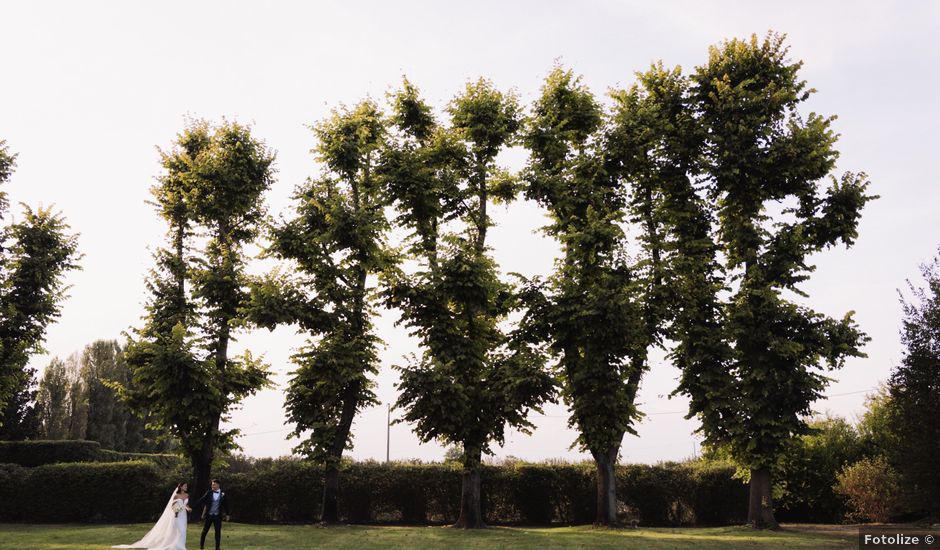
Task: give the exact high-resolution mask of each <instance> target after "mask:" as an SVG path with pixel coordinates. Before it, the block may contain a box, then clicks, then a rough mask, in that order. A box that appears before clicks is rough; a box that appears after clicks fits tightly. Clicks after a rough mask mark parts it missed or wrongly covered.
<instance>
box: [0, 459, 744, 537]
mask: <svg viewBox="0 0 940 550" xmlns="http://www.w3.org/2000/svg"><path fill="white" fill-rule="evenodd" d="M122 456H123V454H122ZM177 464H178V465H179V462H177ZM230 466H233V468H232V470H231V471H226V470H221V471H219V472H218V474H217V475H218V476H219V477H220V478H221V480H222V484H223V487H224V488H225V491H226V493H227V494H228V499H229V503H230V506H231V513H232V518H233V519H235V520H236V521H241V522H246V523H309V522H311V521H313V520H315V519H316V518H317V517H318V516H319V514H320V506H321V498H322V497H321V493H322V488H323V483H322V478H323V471H322V469H321V468H320V467H318V466H316V465H314V464H311V463H309V462H306V461H303V460H300V459H296V458H281V459H274V460H259V461H246V460H240V461H234V462H232V463H230ZM180 473H181V472H180V471H179V470H177V469H176V468H165V467H160V466H158V465H157V464H155V463H154V462H153V461H152V460H150V459H149V458H148V460H142V461H131V462H115V463H70V464H54V465H44V466H39V467H36V468H23V467H20V466H16V465H0V521H29V522H47V521H50V522H63V521H75V522H132V521H153V520H154V519H156V517H157V516H158V515H159V513H160V512H161V511H162V509H163V505H164V504H165V503H166V499H167V498H169V493H170V491H171V490H172V488H173V486H174V485H175V484H176V483H178V482H179V481H181V480H184V479H185V478H184V477H181V476H180V475H179V474H180ZM733 473H734V468H732V467H730V466H728V465H724V464H707V463H694V464H660V465H655V466H646V465H624V466H620V467H618V469H617V479H618V494H619V495H620V498H621V501H622V502H621V505H622V506H621V507H622V509H623V510H624V511H628V512H630V515H631V517H636V518H638V519H639V522H640V524H642V525H650V526H653V525H689V524H695V523H704V524H716V525H718V524H728V523H735V522H740V521H743V518H744V515H745V512H746V510H745V505H746V502H747V498H746V494H747V492H746V491H747V489H746V487H745V486H744V485H743V484H742V483H741V482H740V481H738V480H736V479H733V478H732V475H733ZM482 476H483V494H482V497H483V510H484V514H485V517H486V520H487V522H489V523H491V524H494V525H500V524H524V525H558V524H583V523H590V522H592V521H593V519H594V515H595V510H594V506H595V476H594V466H593V464H590V463H582V464H567V463H558V464H531V463H524V462H515V463H510V464H505V465H501V466H494V465H487V466H484V467H483V472H482ZM460 477H461V476H460V465H458V464H454V463H445V464H423V463H419V462H414V463H411V462H397V463H391V464H384V463H377V462H347V463H345V464H344V465H343V470H342V474H341V477H340V495H339V504H340V516H341V518H342V519H343V520H344V521H347V522H350V523H405V524H426V523H432V524H446V523H453V522H454V521H456V519H457V515H458V513H459V511H460V510H459V507H460Z"/></svg>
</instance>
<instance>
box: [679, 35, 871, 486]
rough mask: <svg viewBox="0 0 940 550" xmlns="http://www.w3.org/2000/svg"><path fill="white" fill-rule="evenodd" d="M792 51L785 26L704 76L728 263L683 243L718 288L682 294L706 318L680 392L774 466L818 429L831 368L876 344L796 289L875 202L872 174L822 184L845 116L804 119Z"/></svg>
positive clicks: (700, 75) (683, 356) (704, 112)
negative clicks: (794, 442)
mask: <svg viewBox="0 0 940 550" xmlns="http://www.w3.org/2000/svg"><path fill="white" fill-rule="evenodd" d="M786 56H787V49H786V48H785V47H784V46H783V39H782V38H781V37H778V36H774V35H771V36H768V37H767V38H766V39H765V40H763V41H758V39H757V38H756V37H752V38H751V40H750V41H740V40H731V41H728V42H725V43H722V44H721V45H720V46H716V47H713V48H712V49H711V51H710V55H709V59H708V61H707V63H706V64H704V65H703V66H701V67H698V68H697V69H696V72H695V73H694V74H693V75H692V76H691V82H692V85H691V87H690V88H689V90H688V95H687V99H686V101H687V103H688V105H689V107H688V108H689V109H691V113H694V115H695V116H696V117H697V119H698V121H699V123H700V124H701V128H702V131H701V134H700V135H701V136H702V137H703V141H702V144H701V151H702V158H701V171H702V176H703V179H704V188H705V191H706V193H707V198H708V201H707V202H706V203H705V204H708V205H711V206H710V207H712V208H714V210H713V212H711V213H709V212H706V213H705V215H704V216H703V217H704V218H705V219H710V218H711V217H712V216H714V219H716V220H717V225H718V227H717V229H718V230H717V232H714V236H712V235H711V234H709V233H706V235H705V237H706V238H712V239H713V240H714V243H715V244H716V245H718V246H720V250H721V252H722V255H721V259H722V265H717V264H716V260H715V258H716V255H715V254H714V253H713V252H712V251H711V250H714V249H713V248H711V247H709V246H707V245H705V246H704V247H703V248H704V249H705V250H707V251H708V253H706V254H696V253H695V249H694V248H693V247H691V245H689V244H686V245H683V248H684V249H685V250H681V251H680V252H681V255H682V256H684V257H685V260H686V261H688V262H689V264H690V268H689V271H690V272H691V274H689V275H686V278H687V279H691V281H690V282H693V283H694V282H695V278H694V277H698V278H699V284H705V285H707V286H706V288H705V290H706V292H702V289H701V288H695V287H691V285H688V284H685V285H683V286H684V292H683V295H682V296H681V299H682V300H685V301H686V302H685V304H686V307H695V308H696V310H695V313H696V315H700V316H701V317H702V321H700V322H698V323H697V322H696V321H695V320H694V319H687V320H682V322H681V323H680V325H679V326H680V328H684V327H687V326H690V325H694V324H700V325H701V326H700V327H699V328H698V329H697V330H694V331H689V332H685V331H684V330H678V331H676V335H677V337H678V338H679V339H680V347H679V348H677V350H676V352H675V353H674V356H675V357H676V359H677V363H678V364H679V365H680V366H682V367H683V369H684V373H683V378H682V380H681V382H680V388H679V392H681V393H685V394H687V395H689V396H690V398H691V400H692V405H691V411H690V415H696V416H698V417H699V418H700V419H701V420H702V432H703V434H704V436H705V439H706V442H708V443H715V444H728V445H730V448H731V452H732V454H733V456H734V457H735V459H736V460H737V461H739V462H740V463H742V464H746V465H747V466H748V467H751V468H764V467H771V466H772V465H773V463H774V462H775V460H776V458H777V457H779V456H780V454H781V453H782V452H783V451H784V450H785V448H786V445H787V443H788V441H789V440H790V438H791V437H792V436H793V435H795V434H800V433H805V432H806V424H805V420H804V418H805V417H806V416H807V415H808V414H809V413H810V412H811V410H810V405H811V403H812V402H813V401H815V400H816V399H818V398H819V397H820V396H821V395H822V390H823V389H824V388H825V386H826V384H827V382H828V378H826V376H824V375H823V374H822V372H820V368H821V367H822V365H823V364H825V365H826V366H828V367H829V368H833V369H834V368H839V367H841V366H842V364H843V362H844V359H845V358H846V357H851V356H862V355H863V354H862V353H861V351H860V349H859V347H860V346H861V345H862V344H863V343H864V342H866V341H867V339H868V338H867V337H866V336H865V335H864V334H863V333H862V332H860V331H859V330H858V327H857V326H856V325H855V323H854V321H853V320H852V316H851V313H849V314H847V315H846V316H845V317H844V318H843V319H841V320H835V319H830V318H828V317H826V316H824V315H821V314H819V313H817V312H814V311H812V310H811V309H809V308H807V307H804V306H800V305H797V304H795V303H793V302H790V301H788V300H787V299H786V298H785V297H784V294H783V293H784V292H785V291H791V292H795V293H797V294H802V292H801V291H800V290H799V288H798V286H797V285H798V283H800V282H802V281H804V280H806V279H807V278H808V276H809V273H810V272H811V271H812V269H813V268H812V266H811V265H810V264H808V263H807V257H808V256H810V255H811V254H813V253H816V252H819V251H821V250H823V249H825V248H828V247H831V246H834V245H836V244H837V243H839V242H842V243H845V244H846V245H851V244H852V243H853V241H854V239H855V237H856V236H857V232H856V227H857V224H858V219H859V216H860V213H861V209H862V207H863V206H864V205H865V203H866V202H868V201H869V200H871V199H873V198H874V197H872V196H870V195H867V194H866V190H867V187H868V182H867V180H866V177H865V176H864V174H858V175H856V174H852V173H846V174H845V175H844V176H842V177H841V178H839V179H836V178H834V177H830V180H831V183H830V185H829V186H828V188H826V189H825V190H822V189H821V188H820V187H821V185H820V180H821V179H822V178H824V177H825V176H827V174H828V173H829V172H830V170H831V169H832V168H833V166H834V163H835V158H836V155H837V153H836V151H835V149H834V148H833V145H834V143H835V140H836V136H835V134H834V133H833V132H832V130H831V129H830V124H831V120H832V119H831V118H823V117H820V116H818V115H815V114H811V115H809V116H808V117H806V118H803V117H802V116H800V115H799V113H798V107H799V106H800V104H801V103H802V102H804V101H805V100H806V99H807V97H808V96H809V94H810V93H811V90H808V89H807V88H806V84H805V82H803V81H801V80H799V79H798V77H797V73H798V70H799V68H800V63H791V62H790V61H789V60H788V59H787V57H786ZM775 202H782V203H783V205H784V211H783V216H781V217H780V218H779V220H778V221H775V222H772V221H771V220H770V218H769V215H768V214H767V210H766V209H767V206H768V205H769V204H770V203H775ZM696 273H697V274H696ZM722 279H724V284H726V285H733V286H731V288H730V290H731V293H730V296H729V298H728V299H727V300H726V301H724V300H720V299H719V298H720V296H721V295H720V294H719V296H718V297H715V296H714V295H713V293H720V291H721V289H722V287H723V285H722V284H721V282H720V281H721V280H722ZM712 281H714V282H712ZM680 288H683V287H680ZM722 302H723V303H722ZM703 329H704V330H703ZM703 332H704V334H703ZM693 339H701V340H702V342H704V343H696V342H695V341H694V340H693Z"/></svg>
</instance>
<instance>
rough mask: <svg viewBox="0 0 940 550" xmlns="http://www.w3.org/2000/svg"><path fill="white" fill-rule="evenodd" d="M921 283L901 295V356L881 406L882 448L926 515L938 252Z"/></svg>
mask: <svg viewBox="0 0 940 550" xmlns="http://www.w3.org/2000/svg"><path fill="white" fill-rule="evenodd" d="M921 274H922V275H923V278H924V286H915V285H914V284H911V283H908V286H909V289H910V294H911V296H910V297H909V298H906V299H905V298H902V305H903V307H904V321H903V324H902V328H901V343H902V344H903V345H904V348H905V349H904V356H903V357H902V359H901V363H900V364H899V365H897V366H896V367H894V370H893V371H892V372H891V377H890V378H889V380H888V396H889V399H887V400H886V403H885V405H884V406H886V407H889V408H890V409H891V412H890V414H887V415H883V416H885V417H886V418H887V423H888V426H886V428H887V430H886V431H887V432H889V433H890V434H891V439H892V442H891V443H892V444H891V445H890V446H886V447H889V448H887V449H886V450H887V451H888V452H887V455H888V459H889V460H890V461H891V462H893V463H894V464H893V465H894V466H895V467H896V468H897V470H898V472H899V473H900V474H901V476H902V478H903V480H904V482H905V484H906V485H907V487H906V488H905V492H906V493H907V494H908V495H909V497H910V500H911V502H914V503H918V504H919V506H920V507H922V509H920V510H917V511H918V512H920V513H923V514H924V515H928V516H936V515H937V514H938V513H940V495H938V492H940V474H938V472H937V466H936V463H937V456H938V453H940V256H938V257H937V258H935V259H934V260H933V261H932V262H930V263H928V264H926V265H923V266H922V267H921Z"/></svg>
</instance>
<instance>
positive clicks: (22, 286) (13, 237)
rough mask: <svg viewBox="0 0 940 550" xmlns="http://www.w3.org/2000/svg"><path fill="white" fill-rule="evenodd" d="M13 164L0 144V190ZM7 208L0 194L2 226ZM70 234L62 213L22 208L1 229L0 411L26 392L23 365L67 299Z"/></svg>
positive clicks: (72, 250) (74, 248) (74, 251)
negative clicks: (19, 217) (18, 215)
mask: <svg viewBox="0 0 940 550" xmlns="http://www.w3.org/2000/svg"><path fill="white" fill-rule="evenodd" d="M15 160H16V156H15V155H13V154H11V153H10V152H9V149H8V148H7V145H6V142H5V141H2V140H0V186H2V185H3V184H5V183H6V182H7V180H9V178H10V176H11V175H12V174H13V168H14V166H15ZM8 208H9V200H8V199H7V194H6V192H5V191H3V190H0V221H3V220H4V219H5V218H6V217H7V215H8ZM68 231H69V226H68V225H67V224H66V223H65V220H64V218H63V217H62V215H61V214H59V213H56V212H53V211H52V210H51V209H47V208H39V209H37V210H33V209H31V208H29V207H27V206H25V205H24V206H23V214H22V221H19V222H16V223H11V224H9V225H4V226H0V411H7V409H8V406H9V405H10V402H11V401H14V400H16V396H17V393H19V394H20V399H22V392H23V391H24V389H23V388H24V387H25V388H28V387H29V385H30V382H29V381H28V380H29V379H31V376H29V375H28V374H27V373H26V365H27V362H28V361H29V358H30V356H31V355H33V354H35V353H41V352H42V351H43V349H42V343H43V340H44V339H45V336H46V329H47V328H48V326H49V325H50V324H51V323H52V322H53V321H55V319H57V318H58V317H59V315H60V311H61V305H62V302H63V301H64V300H65V298H66V295H65V290H66V287H65V284H64V281H63V279H64V277H65V274H66V273H67V272H68V271H71V270H73V269H77V268H78V264H77V263H76V262H77V261H78V259H79V254H78V245H77V242H78V237H77V236H76V235H69V234H68ZM26 391H28V390H26ZM17 408H19V407H17ZM5 419H7V420H9V419H14V420H22V419H23V416H18V415H16V414H14V415H13V416H10V417H6V416H0V422H3V421H4V420H5Z"/></svg>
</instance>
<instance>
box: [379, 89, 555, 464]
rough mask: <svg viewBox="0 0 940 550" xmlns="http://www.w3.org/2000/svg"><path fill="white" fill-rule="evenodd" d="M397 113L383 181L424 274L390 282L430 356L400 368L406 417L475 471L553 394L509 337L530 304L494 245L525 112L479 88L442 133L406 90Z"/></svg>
mask: <svg viewBox="0 0 940 550" xmlns="http://www.w3.org/2000/svg"><path fill="white" fill-rule="evenodd" d="M393 108H394V114H393V117H392V119H393V121H394V122H396V124H397V128H396V129H397V133H395V134H394V135H393V136H392V137H391V139H390V144H389V147H388V151H387V152H386V153H385V154H384V156H383V159H382V169H381V174H382V177H383V181H384V184H385V185H384V189H385V193H386V194H387V197H388V201H389V202H390V203H391V204H393V205H394V206H395V208H396V209H397V211H398V220H397V221H398V223H399V224H401V225H402V226H404V227H406V228H408V229H409V230H411V231H413V233H412V234H411V235H410V238H409V243H408V246H409V251H410V252H411V253H412V256H411V259H413V260H415V261H416V262H417V264H418V266H419V267H418V270H417V272H416V273H412V274H406V273H404V272H403V271H397V270H396V271H392V270H388V271H386V274H385V277H386V282H387V288H386V291H385V298H386V302H387V304H388V305H389V306H392V307H397V308H399V309H400V310H401V311H402V323H403V324H405V325H406V326H407V327H408V328H409V329H410V330H411V333H412V334H413V335H414V336H416V337H417V338H418V339H419V340H420V342H421V345H422V348H423V352H422V353H421V355H419V356H416V357H413V358H412V359H411V360H410V361H409V362H408V364H406V365H404V366H400V367H399V370H400V372H401V383H400V384H399V389H400V391H401V393H400V395H399V398H398V401H397V407H399V408H401V409H403V410H404V415H403V420H404V421H406V422H409V423H412V424H413V425H414V429H415V432H416V433H417V434H418V436H419V437H420V438H421V439H422V440H425V441H430V440H434V439H437V440H441V441H444V442H447V443H451V444H456V445H461V446H462V447H463V451H464V456H463V461H464V466H465V468H466V470H467V471H475V470H476V469H477V468H478V466H479V464H480V457H481V453H483V452H488V450H489V445H490V443H491V442H493V441H496V442H497V443H501V442H502V441H503V438H504V434H505V429H506V426H507V425H509V426H514V427H517V428H520V429H523V430H526V429H527V428H528V427H529V426H530V424H529V422H528V421H527V419H526V415H527V413H528V411H529V410H531V409H533V408H537V407H538V406H539V404H541V403H542V402H543V401H544V400H545V399H548V398H550V397H551V395H552V394H553V380H552V378H551V377H550V376H549V375H548V374H547V373H545V372H544V369H543V360H542V358H541V354H540V353H538V351H537V349H536V348H535V347H534V346H533V345H532V344H530V343H529V342H528V341H527V340H528V338H527V335H526V334H524V332H522V331H519V330H514V331H508V332H507V331H504V330H503V329H502V326H503V322H504V321H505V320H506V319H507V317H508V316H509V315H510V313H511V312H513V311H516V310H518V309H519V308H520V306H521V304H520V302H519V300H518V299H517V290H516V289H515V288H514V287H513V285H510V284H508V283H507V282H504V281H502V280H501V279H500V277H499V276H498V272H497V266H496V264H495V262H494V261H493V260H492V258H491V257H490V255H489V253H488V249H487V246H486V232H487V228H488V227H489V226H490V225H491V224H492V221H491V219H490V217H489V215H488V214H487V207H488V205H489V203H490V202H492V200H493V199H494V198H499V199H500V200H507V199H509V198H510V196H509V194H511V190H512V189H513V186H512V185H507V184H506V182H507V175H506V174H505V172H504V171H502V170H500V169H499V167H498V166H497V165H496V163H495V157H496V155H497V154H498V153H499V152H500V151H501V150H502V149H503V148H504V147H506V146H507V145H509V144H511V143H512V141H513V140H514V139H515V134H516V131H517V130H518V128H519V124H520V121H519V114H518V105H517V102H516V99H515V97H514V96H513V95H511V94H503V93H502V92H500V91H498V90H496V89H495V88H494V87H493V86H492V84H490V83H489V82H487V81H485V80H479V81H477V82H474V83H469V84H468V85H467V88H466V90H465V91H464V93H463V94H461V95H460V96H458V97H457V98H455V99H454V100H453V101H452V102H451V103H450V105H449V106H448V113H449V114H450V118H451V121H450V126H449V127H443V126H441V125H439V124H438V123H437V122H436V121H434V120H433V117H432V116H431V115H430V112H431V111H430V109H429V108H428V107H427V106H426V105H425V104H424V103H423V102H421V100H420V99H419V98H418V96H417V92H416V90H415V89H414V88H413V87H412V86H411V85H410V84H409V83H408V82H407V81H406V82H405V87H404V89H403V90H401V91H400V92H398V93H397V94H395V95H394V96H393ZM494 193H496V194H497V195H498V196H494Z"/></svg>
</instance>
